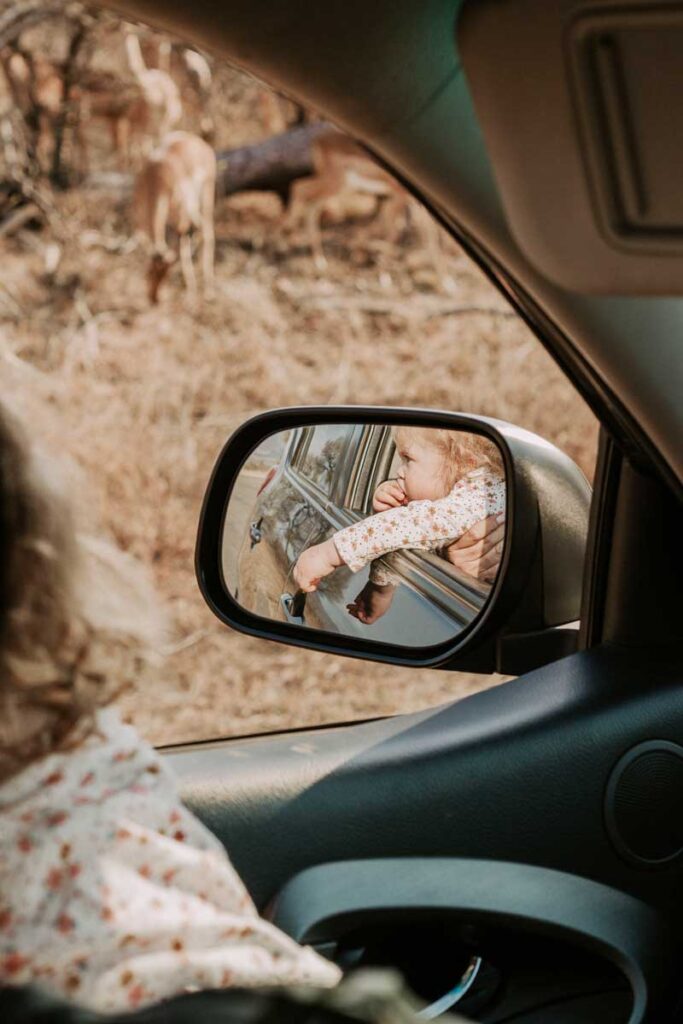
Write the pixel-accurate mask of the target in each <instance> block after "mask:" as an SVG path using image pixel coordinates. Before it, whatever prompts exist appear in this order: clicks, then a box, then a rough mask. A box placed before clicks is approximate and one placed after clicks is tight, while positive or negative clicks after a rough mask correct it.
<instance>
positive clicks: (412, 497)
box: [397, 441, 448, 501]
mask: <svg viewBox="0 0 683 1024" xmlns="http://www.w3.org/2000/svg"><path fill="white" fill-rule="evenodd" d="M398 454H399V456H400V459H401V464H400V466H399V470H398V474H397V476H398V480H399V481H400V483H401V485H402V487H403V490H404V491H405V494H406V498H407V499H408V501H424V500H426V499H428V500H430V501H436V500H437V499H438V498H444V497H445V496H446V494H447V493H448V492H447V489H446V487H445V485H444V482H443V470H444V466H443V455H442V454H441V452H440V451H439V449H438V448H436V447H435V446H434V445H430V444H423V443H422V442H421V441H407V442H406V441H404V442H402V443H401V444H399V446H398Z"/></svg>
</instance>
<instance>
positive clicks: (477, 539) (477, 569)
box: [445, 512, 505, 583]
mask: <svg viewBox="0 0 683 1024" xmlns="http://www.w3.org/2000/svg"><path fill="white" fill-rule="evenodd" d="M504 542H505V513H504V512H499V513H498V515H493V516H488V517H487V518H486V519H481V520H480V521H479V522H478V523H475V524H474V526H472V527H471V528H470V529H469V530H468V531H467V533H464V534H463V535H462V537H460V539H459V540H457V541H455V542H454V543H453V544H451V545H449V547H447V548H446V552H445V554H446V557H447V559H448V561H449V562H450V563H451V564H452V565H454V566H455V567H456V569H459V570H460V571H461V572H464V573H467V575H468V576H474V578H475V579H477V580H481V581H482V582H484V583H492V582H493V581H494V579H495V578H496V573H497V572H498V566H499V565H500V559H501V555H502V554H503V544H504Z"/></svg>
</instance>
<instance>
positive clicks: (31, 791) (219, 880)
mask: <svg viewBox="0 0 683 1024" xmlns="http://www.w3.org/2000/svg"><path fill="white" fill-rule="evenodd" d="M95 724H96V731H95V732H94V733H93V734H91V735H90V736H89V737H88V739H87V740H86V741H85V742H84V743H82V744H81V745H80V746H79V747H77V748H76V749H74V750H72V751H69V752H64V753H56V754H52V755H50V756H49V757H47V758H44V759H43V760H41V761H40V762H37V763H35V764H33V765H30V766H29V767H27V768H25V769H24V770H23V771H22V772H20V773H19V774H18V775H16V776H14V777H12V778H11V779H10V780H9V781H7V782H6V783H5V784H4V785H2V786H0V984H2V983H5V984H14V985H19V984H23V983H26V982H37V983H39V984H42V985H43V986H44V987H45V988H47V989H50V990H51V991H53V992H56V993H61V994H64V995H67V996H68V997H70V998H71V999H73V1000H74V1001H75V1002H78V1003H81V1004H82V1005H84V1006H87V1007H90V1008H92V1009H95V1010H99V1011H105V1012H106V1011H121V1010H125V1009H130V1008H134V1007H138V1006H142V1005H145V1004H148V1003H153V1002H156V1001H158V1000H159V999H163V998H165V997H169V996H172V995H175V994H177V993H180V992H183V991H192V990H194V989H197V988H215V987H225V986H233V985H241V986H252V985H280V984H302V983H303V984H309V983H310V984H314V985H321V986H332V985H334V984H336V982H337V981H338V980H339V971H338V969H337V968H336V967H335V966H334V965H333V964H331V963H328V962H327V961H326V960H324V959H322V958H321V957H319V956H318V955H317V953H314V952H313V950H311V949H308V948H302V947H301V946H298V945H297V944H296V943H295V942H294V941H293V940H292V939H290V938H288V937H287V936H286V935H285V934H284V933H283V932H281V931H279V929H277V928H275V927H274V926H273V925H271V924H269V923H268V922H266V921H263V920H262V919H261V918H259V916H258V914H257V911H256V908H255V907H254V905H253V903H252V901H251V899H250V897H249V895H248V893H247V891H246V889H245V888H244V885H243V884H242V882H241V880H240V878H239V876H238V875H237V873H236V872H235V870H234V868H233V867H232V865H231V863H230V861H229V860H228V857H227V855H226V853H225V850H224V848H223V846H222V845H221V843H220V842H219V841H218V839H216V837H215V836H214V835H212V833H211V832H209V831H208V829H206V828H205V827H204V826H203V825H202V824H201V823H200V822H199V821H198V820H197V819H196V818H195V817H194V815H193V814H191V813H190V811H188V810H187V808H185V807H184V806H183V805H182V804H181V803H180V801H179V798H178V796H177V792H176V786H175V782H174V779H173V776H172V775H171V773H170V772H169V770H168V768H167V767H166V765H165V764H164V763H163V761H162V759H161V757H160V756H159V755H158V754H157V753H156V751H155V750H154V749H153V748H152V747H150V746H149V745H148V744H147V743H145V742H144V741H143V740H141V738H140V737H139V736H138V734H137V733H136V732H135V730H134V729H132V728H130V727H128V726H125V725H123V724H122V723H121V721H120V720H119V718H118V715H117V713H116V712H115V711H114V710H113V709H107V710H104V711H100V712H99V713H98V714H97V716H96V720H95Z"/></svg>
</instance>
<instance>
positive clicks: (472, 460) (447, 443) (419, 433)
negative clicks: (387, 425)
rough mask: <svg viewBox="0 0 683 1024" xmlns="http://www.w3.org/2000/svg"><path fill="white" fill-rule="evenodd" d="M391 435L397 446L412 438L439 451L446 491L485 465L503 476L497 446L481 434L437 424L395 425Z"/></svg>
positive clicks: (495, 473)
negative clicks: (420, 425) (434, 425)
mask: <svg viewBox="0 0 683 1024" xmlns="http://www.w3.org/2000/svg"><path fill="white" fill-rule="evenodd" d="M393 435H394V441H395V442H396V444H397V445H400V444H409V443H410V442H411V441H412V442H418V443H420V444H426V445H430V446H431V447H433V448H437V449H438V450H439V452H440V453H441V454H442V456H443V474H442V480H443V485H444V487H445V489H446V490H445V493H446V494H447V493H448V492H449V491H451V490H452V489H453V487H454V486H455V484H456V483H457V482H458V480H459V479H460V478H461V477H463V476H465V474H466V473H470V472H472V470H474V469H481V468H487V469H489V470H490V471H491V473H492V474H493V475H494V476H497V477H500V478H501V479H502V480H504V479H505V468H504V465H503V457H502V455H501V453H500V451H499V450H498V446H497V445H495V444H494V443H493V441H490V440H489V439H488V438H487V437H484V436H483V435H481V434H473V433H472V432H471V431H465V430H444V429H443V428H441V427H396V428H395V429H394V431H393Z"/></svg>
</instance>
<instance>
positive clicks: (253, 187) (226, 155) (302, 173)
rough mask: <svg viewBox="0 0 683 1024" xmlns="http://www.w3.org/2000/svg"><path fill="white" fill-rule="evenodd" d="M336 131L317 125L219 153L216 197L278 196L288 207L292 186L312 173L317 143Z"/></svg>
mask: <svg viewBox="0 0 683 1024" xmlns="http://www.w3.org/2000/svg"><path fill="white" fill-rule="evenodd" d="M336 131H337V129H336V128H335V127H334V126H333V125H331V124H329V123H328V122H327V121H314V122H313V123H312V124H305V125H301V126H298V127H296V128H290V130H289V131H286V132H282V133H281V134H280V135H273V136H272V137H271V138H269V139H266V140H265V142H259V143H256V144H255V145H252V146H240V147H239V148H238V149H228V150H224V151H222V152H219V153H216V160H217V163H218V175H217V180H216V195H217V196H219V197H221V196H230V195H233V194H234V193H235V192H245V191H256V192H275V193H277V195H279V196H280V198H281V199H282V201H283V203H285V205H286V204H287V203H288V202H289V190H290V188H291V185H292V182H293V181H296V179H297V178H304V177H306V176H307V175H310V174H312V173H313V157H312V145H313V143H314V142H315V140H316V139H319V138H320V137H321V136H323V135H329V134H330V133H332V132H336Z"/></svg>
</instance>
